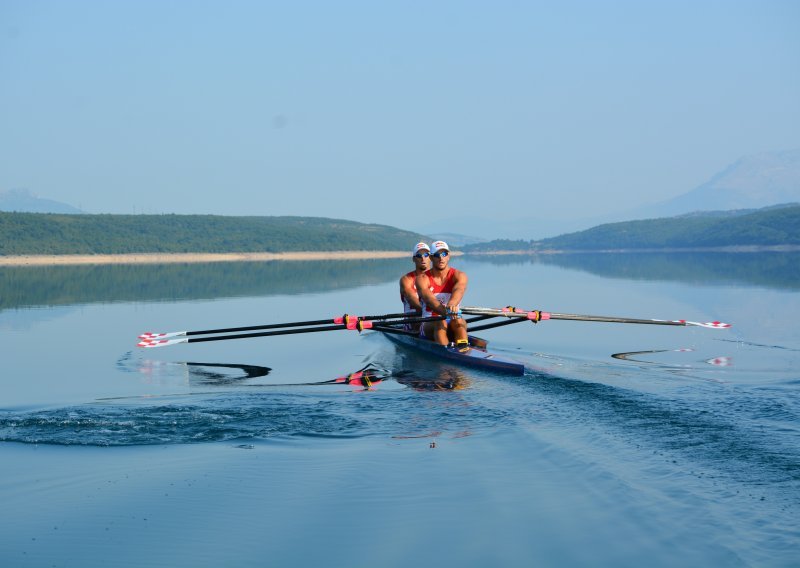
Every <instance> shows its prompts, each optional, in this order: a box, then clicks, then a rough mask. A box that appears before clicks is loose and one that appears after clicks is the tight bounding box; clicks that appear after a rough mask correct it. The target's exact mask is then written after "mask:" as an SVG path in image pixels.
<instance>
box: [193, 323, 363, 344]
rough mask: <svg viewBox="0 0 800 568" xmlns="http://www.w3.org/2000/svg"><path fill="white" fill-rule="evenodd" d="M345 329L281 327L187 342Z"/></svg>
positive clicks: (340, 326)
mask: <svg viewBox="0 0 800 568" xmlns="http://www.w3.org/2000/svg"><path fill="white" fill-rule="evenodd" d="M339 329H347V327H346V326H344V325H330V326H319V327H304V328H302V329H281V330H277V331H261V332H258V333H236V334H232V335H214V336H212V337H192V338H191V339H187V340H186V342H187V343H200V342H203V341H225V340H226V339H249V338H251V337H270V336H273V335H291V334H294V333H313V332H316V331H336V330H339Z"/></svg>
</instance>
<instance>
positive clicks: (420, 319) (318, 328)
mask: <svg viewBox="0 0 800 568" xmlns="http://www.w3.org/2000/svg"><path fill="white" fill-rule="evenodd" d="M440 319H442V317H441V316H433V317H417V318H405V319H399V320H387V321H386V322H385V323H384V325H387V326H388V325H400V324H404V323H424V322H427V321H437V320H440ZM480 319H483V318H480ZM326 321H328V322H329V321H330V320H326ZM365 321H369V320H365ZM371 327H372V328H374V327H375V326H371ZM342 329H348V327H347V326H346V325H344V324H336V325H324V326H316V327H302V328H300V329H281V330H276V331H260V332H258V333H235V334H231V335H214V336H210V337H192V338H190V339H187V340H186V343H201V342H204V341H225V340H227V339H250V338H253V337H272V336H275V335H293V334H296V333H315V332H318V331H336V330H342ZM365 329H370V327H367V328H365Z"/></svg>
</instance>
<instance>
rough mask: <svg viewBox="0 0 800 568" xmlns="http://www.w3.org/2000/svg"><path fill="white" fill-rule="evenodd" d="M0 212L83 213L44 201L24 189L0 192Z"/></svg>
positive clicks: (76, 209)
mask: <svg viewBox="0 0 800 568" xmlns="http://www.w3.org/2000/svg"><path fill="white" fill-rule="evenodd" d="M0 211H20V212H27V213H67V214H75V213H83V211H81V210H80V209H78V208H77V207H73V206H72V205H69V204H67V203H61V202H60V201H54V200H52V199H45V198H42V197H38V196H36V195H33V194H32V193H31V192H29V191H27V190H25V189H10V190H8V191H0Z"/></svg>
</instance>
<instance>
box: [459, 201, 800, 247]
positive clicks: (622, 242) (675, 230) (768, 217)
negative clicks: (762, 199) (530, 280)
mask: <svg viewBox="0 0 800 568" xmlns="http://www.w3.org/2000/svg"><path fill="white" fill-rule="evenodd" d="M782 245H794V246H798V245H800V205H796V204H793V205H789V206H785V207H777V208H776V207H769V208H765V209H759V210H756V211H754V212H749V213H745V214H738V215H737V214H731V213H725V214H718V213H713V212H712V213H708V214H705V215H703V214H693V215H684V216H680V217H668V218H663V219H646V220H640V221H626V222H622V223H608V224H605V225H600V226H598V227H594V228H592V229H588V230H586V231H579V232H577V233H570V234H566V235H561V236H559V237H554V238H550V239H543V240H540V241H510V240H497V241H491V242H488V243H480V244H475V245H470V246H468V247H464V250H465V252H475V253H479V252H492V251H518V252H541V251H546V250H556V251H600V250H641V249H697V248H722V247H739V246H782Z"/></svg>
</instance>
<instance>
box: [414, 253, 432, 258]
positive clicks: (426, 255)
mask: <svg viewBox="0 0 800 568" xmlns="http://www.w3.org/2000/svg"><path fill="white" fill-rule="evenodd" d="M430 255H431V253H429V252H418V253H417V254H415V255H414V258H428V257H429V256H430Z"/></svg>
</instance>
